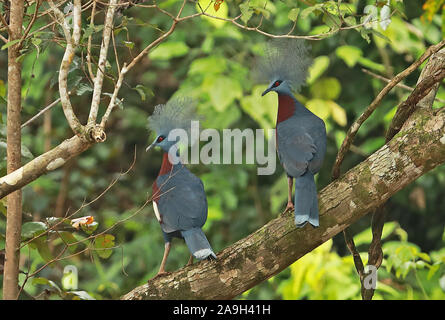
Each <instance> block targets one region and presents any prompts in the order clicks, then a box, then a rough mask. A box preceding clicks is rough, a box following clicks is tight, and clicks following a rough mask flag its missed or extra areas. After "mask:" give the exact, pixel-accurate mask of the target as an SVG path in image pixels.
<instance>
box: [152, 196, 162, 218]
mask: <svg viewBox="0 0 445 320" xmlns="http://www.w3.org/2000/svg"><path fill="white" fill-rule="evenodd" d="M153 209H154V211H155V215H156V219H158V222H159V223H160V222H161V215H160V214H159V209H158V205H157V204H156V201H153Z"/></svg>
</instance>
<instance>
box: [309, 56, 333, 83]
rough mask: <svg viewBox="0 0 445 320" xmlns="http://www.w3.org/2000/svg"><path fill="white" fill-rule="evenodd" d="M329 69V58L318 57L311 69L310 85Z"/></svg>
mask: <svg viewBox="0 0 445 320" xmlns="http://www.w3.org/2000/svg"><path fill="white" fill-rule="evenodd" d="M328 67H329V58H328V57H327V56H318V57H317V58H315V59H314V63H313V64H312V66H311V67H310V68H309V76H308V79H307V83H308V84H312V83H313V82H314V81H315V80H317V79H318V78H319V77H320V76H321V75H322V74H323V73H324V72H325V71H326V70H327V68H328Z"/></svg>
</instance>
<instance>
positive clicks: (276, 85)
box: [273, 81, 281, 87]
mask: <svg viewBox="0 0 445 320" xmlns="http://www.w3.org/2000/svg"><path fill="white" fill-rule="evenodd" d="M280 84H281V82H280V81H275V83H274V84H273V86H274V87H278V86H279V85H280Z"/></svg>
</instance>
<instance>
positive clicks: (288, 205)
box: [281, 202, 294, 216]
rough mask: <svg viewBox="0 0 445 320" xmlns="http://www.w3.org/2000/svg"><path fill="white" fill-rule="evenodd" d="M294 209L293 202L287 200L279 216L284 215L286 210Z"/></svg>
mask: <svg viewBox="0 0 445 320" xmlns="http://www.w3.org/2000/svg"><path fill="white" fill-rule="evenodd" d="M293 210H294V204H293V203H292V202H288V203H287V206H286V209H284V211H283V212H282V213H281V216H284V215H285V214H286V213H287V212H289V211H293Z"/></svg>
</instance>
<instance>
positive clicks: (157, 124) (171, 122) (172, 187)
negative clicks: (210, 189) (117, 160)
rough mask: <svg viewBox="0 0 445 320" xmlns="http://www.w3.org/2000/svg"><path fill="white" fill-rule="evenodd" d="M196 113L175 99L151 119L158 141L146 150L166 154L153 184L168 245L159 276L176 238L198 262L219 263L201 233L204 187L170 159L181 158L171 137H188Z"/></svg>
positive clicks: (188, 103) (188, 101) (185, 101)
mask: <svg viewBox="0 0 445 320" xmlns="http://www.w3.org/2000/svg"><path fill="white" fill-rule="evenodd" d="M195 110H196V104H195V103H194V101H193V100H192V99H190V98H176V99H172V100H170V101H169V102H167V103H166V104H161V105H157V106H156V107H155V110H154V112H153V115H152V116H150V117H149V118H148V125H149V128H150V129H152V130H154V131H155V132H156V135H157V137H156V139H155V141H154V142H153V143H152V144H151V145H150V146H149V147H148V148H147V150H149V149H150V148H151V147H153V146H155V147H156V146H158V147H161V148H162V150H163V151H164V156H163V161H162V166H161V169H160V171H159V175H158V177H157V179H156V180H155V182H154V183H153V208H154V210H155V214H156V216H157V218H158V220H159V223H160V225H161V229H162V233H163V236H164V241H165V244H166V246H165V251H164V258H163V259H162V263H161V267H160V269H159V273H158V274H163V273H165V270H164V266H165V262H166V259H167V256H168V253H169V251H170V246H171V240H172V239H173V238H181V239H184V240H185V243H186V244H187V247H188V248H189V250H190V252H191V254H192V255H193V256H194V257H195V258H197V259H200V260H201V259H206V258H209V259H216V255H215V253H214V252H213V250H212V247H211V246H210V243H209V242H208V240H207V238H206V236H205V235H204V232H203V231H202V230H201V228H202V227H203V226H204V224H205V222H206V220H207V198H206V194H205V190H204V185H203V183H202V181H201V180H200V179H199V178H198V177H196V176H195V175H194V174H192V173H191V172H190V171H189V170H188V169H187V168H186V167H185V166H184V165H183V164H182V163H181V162H180V161H179V162H175V163H173V162H172V161H171V159H170V158H169V155H171V151H175V152H176V154H177V155H179V154H178V153H179V151H178V148H177V143H178V142H177V141H176V140H174V139H173V140H169V139H168V137H169V133H170V132H171V131H172V130H175V129H182V130H185V131H187V133H188V134H189V133H190V132H189V131H190V125H191V121H192V120H194V119H197V118H198V117H197V115H196V113H195ZM189 136H190V135H189Z"/></svg>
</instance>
